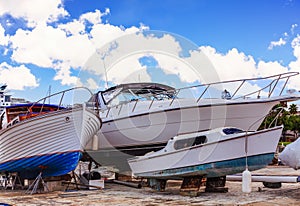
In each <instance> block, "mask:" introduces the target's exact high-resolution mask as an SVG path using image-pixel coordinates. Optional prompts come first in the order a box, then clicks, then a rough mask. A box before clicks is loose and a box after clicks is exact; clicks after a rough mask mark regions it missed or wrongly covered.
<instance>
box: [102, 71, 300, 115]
mask: <svg viewBox="0 0 300 206" xmlns="http://www.w3.org/2000/svg"><path fill="white" fill-rule="evenodd" d="M296 75H299V72H286V73H282V74H277V75H271V76H267V77H258V78H248V79H237V80H227V81H220V82H213V83H207V84H199V85H194V86H189V87H183V88H179V89H176V90H175V92H174V90H167V91H162V92H161V93H157V94H170V93H171V92H173V93H174V96H173V97H172V99H171V101H170V104H169V106H171V105H172V104H173V103H174V101H175V99H177V98H178V95H179V93H180V92H181V91H183V90H188V89H194V88H200V87H205V89H204V91H203V92H202V93H201V94H200V95H199V97H198V98H197V103H198V102H199V101H200V100H201V99H202V97H203V96H204V95H205V93H206V92H207V91H208V89H209V88H210V87H212V86H215V85H224V84H228V83H235V82H240V84H239V85H238V86H237V89H236V90H235V91H234V92H233V95H232V96H231V99H233V100H235V99H240V98H243V99H246V98H247V97H249V96H251V95H254V94H257V98H260V94H261V92H263V91H264V90H265V89H267V88H269V91H268V95H267V96H268V98H270V97H271V96H272V94H273V93H274V91H275V89H276V87H277V86H278V83H279V81H280V80H285V83H284V85H283V86H282V88H281V90H280V93H279V95H282V92H283V90H284V88H285V87H286V85H287V82H288V81H289V79H290V78H291V77H293V76H296ZM268 79H269V80H272V81H271V82H269V83H268V84H267V85H266V86H264V87H263V88H260V89H258V90H256V91H254V92H250V93H247V94H245V95H242V96H240V97H235V96H236V94H237V93H238V91H239V90H240V89H241V88H242V86H243V85H244V84H245V83H246V82H250V81H260V80H268ZM234 97H235V98H234ZM139 101H140V100H139V99H135V104H134V106H133V108H132V112H134V111H135V108H136V106H137V104H138V102H139ZM154 101H155V100H154V98H153V99H152V101H151V102H150V105H149V107H148V109H151V108H152V105H153V102H154ZM127 103H128V102H127ZM113 107H116V106H112V107H109V110H110V109H111V108H113ZM121 108H122V107H121ZM121 108H120V110H119V112H118V113H119V114H120V113H121ZM107 116H108V114H107Z"/></svg>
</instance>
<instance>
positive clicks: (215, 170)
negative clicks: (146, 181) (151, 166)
mask: <svg viewBox="0 0 300 206" xmlns="http://www.w3.org/2000/svg"><path fill="white" fill-rule="evenodd" d="M273 158H274V153H270V154H262V155H256V156H251V157H248V169H249V170H258V169H261V168H264V167H266V166H267V165H268V164H269V163H271V162H272V160H273ZM245 166H246V158H238V159H232V160H225V161H220V162H212V163H208V164H202V165H195V166H189V167H184V168H175V169H167V170H163V171H154V172H147V173H141V174H137V176H139V177H149V178H151V177H152V178H157V179H168V178H170V179H171V178H175V179H178V178H183V177H185V176H196V175H205V177H221V176H226V175H231V174H236V173H240V172H243V171H244V170H245Z"/></svg>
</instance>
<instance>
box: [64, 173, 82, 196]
mask: <svg viewBox="0 0 300 206" xmlns="http://www.w3.org/2000/svg"><path fill="white" fill-rule="evenodd" d="M72 180H74V182H75V186H76V189H77V190H80V188H79V187H78V185H79V184H80V177H79V176H78V175H77V174H76V173H75V172H74V170H73V171H72V175H71V180H70V182H68V184H67V187H66V189H65V191H68V190H69V186H70V184H71V183H72Z"/></svg>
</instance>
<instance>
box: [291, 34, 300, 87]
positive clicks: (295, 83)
mask: <svg viewBox="0 0 300 206" xmlns="http://www.w3.org/2000/svg"><path fill="white" fill-rule="evenodd" d="M291 45H292V48H293V54H294V56H295V58H296V60H295V61H291V62H290V63H289V68H290V70H291V71H295V72H300V35H299V34H298V35H297V37H296V38H294V39H293V41H292V43H291ZM291 84H292V87H293V88H300V81H299V78H297V79H296V78H294V79H292V81H291Z"/></svg>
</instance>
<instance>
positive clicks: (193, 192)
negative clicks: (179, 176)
mask: <svg viewBox="0 0 300 206" xmlns="http://www.w3.org/2000/svg"><path fill="white" fill-rule="evenodd" d="M202 179H203V176H193V177H185V178H183V181H182V184H181V187H180V193H179V194H180V195H182V196H193V197H196V196H199V193H200V192H199V189H200V186H201V184H202Z"/></svg>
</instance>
